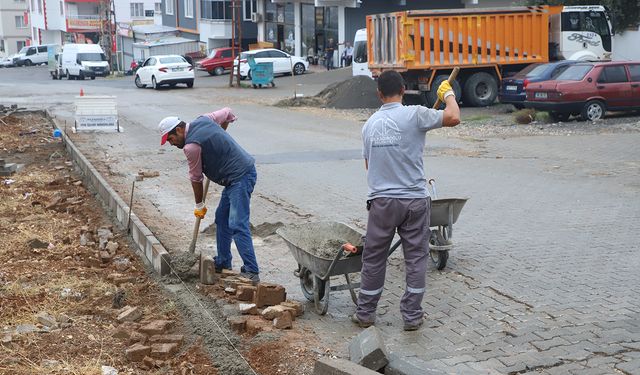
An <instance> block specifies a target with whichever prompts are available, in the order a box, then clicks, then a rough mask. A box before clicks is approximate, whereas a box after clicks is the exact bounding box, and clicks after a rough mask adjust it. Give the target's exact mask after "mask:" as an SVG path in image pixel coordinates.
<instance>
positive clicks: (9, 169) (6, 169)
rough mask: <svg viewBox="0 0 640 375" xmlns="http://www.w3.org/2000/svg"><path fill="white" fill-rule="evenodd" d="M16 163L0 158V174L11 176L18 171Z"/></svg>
mask: <svg viewBox="0 0 640 375" xmlns="http://www.w3.org/2000/svg"><path fill="white" fill-rule="evenodd" d="M18 168H19V166H18V164H16V163H6V162H5V160H4V159H0V176H11V175H12V174H14V173H16V172H17V171H18Z"/></svg>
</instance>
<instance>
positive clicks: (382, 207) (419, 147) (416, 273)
mask: <svg viewBox="0 0 640 375" xmlns="http://www.w3.org/2000/svg"><path fill="white" fill-rule="evenodd" d="M403 94H404V82H403V79H402V76H401V75H400V74H399V73H398V72H396V71H393V70H387V71H385V72H383V73H382V74H381V75H380V76H379V77H378V96H379V98H380V100H381V101H382V103H383V105H382V106H381V107H380V109H379V110H378V111H377V112H376V113H374V114H373V115H372V116H371V117H370V118H369V119H368V120H367V122H366V123H365V124H364V126H363V128H362V138H363V146H364V147H363V156H364V161H365V168H366V169H367V182H368V185H369V189H368V190H369V191H368V195H367V199H368V200H367V210H368V211H369V214H368V222H367V231H366V239H365V244H364V250H363V254H362V273H361V285H360V293H359V295H358V303H357V308H356V312H355V314H353V315H352V317H351V320H352V321H353V322H354V323H356V324H358V325H359V326H360V327H369V326H371V325H373V324H374V323H375V319H376V308H377V306H378V301H379V300H380V297H381V295H382V291H383V288H384V280H385V272H386V263H387V253H388V251H389V247H390V245H391V242H392V241H393V237H394V235H395V233H396V231H397V232H398V234H399V235H400V238H401V240H402V249H403V252H404V261H405V272H406V290H405V293H404V295H403V297H402V299H401V301H400V312H401V314H402V318H403V320H404V330H406V331H413V330H417V329H418V328H420V326H421V325H422V322H423V315H424V313H423V310H422V298H423V296H424V293H425V286H426V280H425V278H426V269H427V257H428V254H429V216H430V210H431V199H430V197H429V191H428V189H427V179H426V177H425V173H424V165H423V151H424V147H425V140H426V132H428V131H429V130H433V129H437V128H439V127H441V126H456V125H457V124H458V123H460V108H459V107H458V103H457V102H456V98H455V94H454V92H453V90H452V88H451V85H450V84H449V82H448V81H444V82H443V83H442V84H441V85H440V87H439V88H438V98H439V99H441V100H442V101H443V102H444V103H445V104H446V108H445V109H444V110H434V109H430V108H426V107H423V106H404V105H402V96H403Z"/></svg>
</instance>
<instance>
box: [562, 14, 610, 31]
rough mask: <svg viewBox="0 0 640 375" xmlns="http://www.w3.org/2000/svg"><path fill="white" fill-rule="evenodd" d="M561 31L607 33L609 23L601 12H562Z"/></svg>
mask: <svg viewBox="0 0 640 375" xmlns="http://www.w3.org/2000/svg"><path fill="white" fill-rule="evenodd" d="M562 31H576V32H577V31H590V32H594V33H597V34H600V35H609V24H608V23H607V18H606V17H605V15H604V13H603V12H562Z"/></svg>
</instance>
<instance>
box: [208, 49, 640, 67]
mask: <svg viewBox="0 0 640 375" xmlns="http://www.w3.org/2000/svg"><path fill="white" fill-rule="evenodd" d="M232 54H233V50H230V49H225V50H224V51H222V53H221V54H220V57H221V58H226V59H228V58H231V57H232ZM638 66H640V65H638Z"/></svg>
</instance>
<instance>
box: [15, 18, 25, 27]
mask: <svg viewBox="0 0 640 375" xmlns="http://www.w3.org/2000/svg"><path fill="white" fill-rule="evenodd" d="M15 18H16V29H26V28H27V27H28V26H27V24H26V23H24V16H16V17H15Z"/></svg>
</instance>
